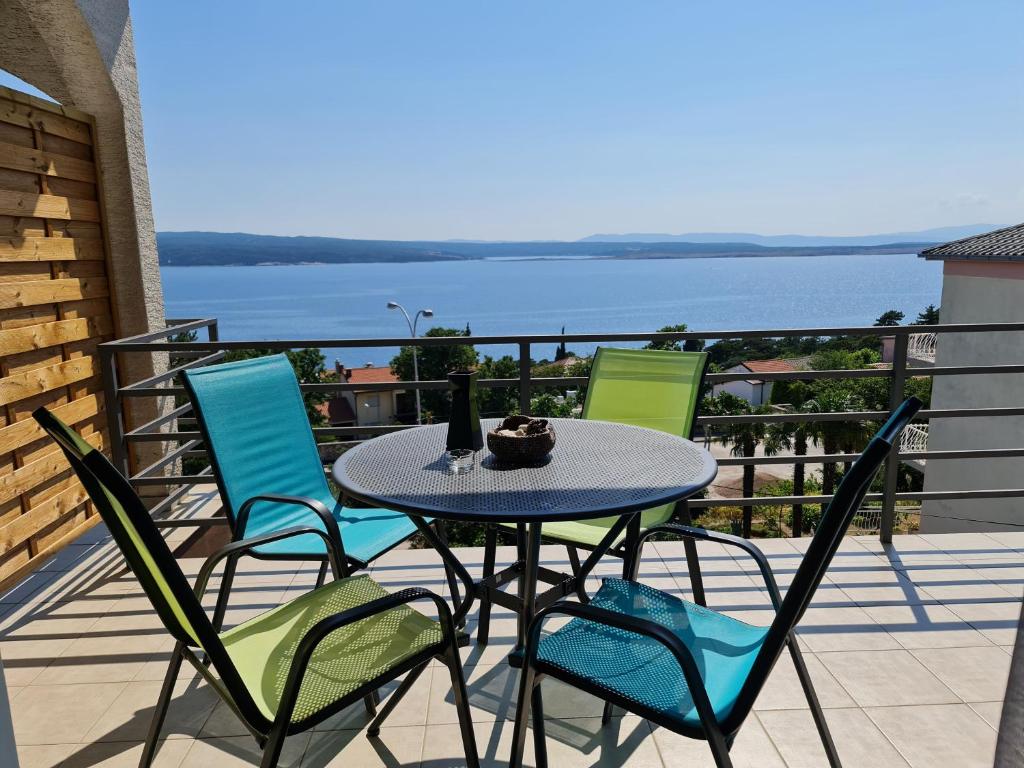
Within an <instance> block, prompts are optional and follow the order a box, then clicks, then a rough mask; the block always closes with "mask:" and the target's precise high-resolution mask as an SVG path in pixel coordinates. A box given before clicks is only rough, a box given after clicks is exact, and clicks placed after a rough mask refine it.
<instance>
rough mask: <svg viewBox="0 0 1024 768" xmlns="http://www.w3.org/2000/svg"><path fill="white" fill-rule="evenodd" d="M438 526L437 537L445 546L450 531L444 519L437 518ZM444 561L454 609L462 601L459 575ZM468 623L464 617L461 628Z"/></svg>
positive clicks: (436, 525)
mask: <svg viewBox="0 0 1024 768" xmlns="http://www.w3.org/2000/svg"><path fill="white" fill-rule="evenodd" d="M434 525H435V527H436V528H437V538H438V539H439V540H440V541H441V543H442V544H443V545H444V546H446V547H447V546H448V531H447V530H446V529H445V525H444V521H443V520H437V521H435V522H434ZM442 562H443V563H444V576H445V578H446V579H447V580H448V592H449V593H451V603H452V607H453V610H455V609H457V608H458V607H459V603H460V602H461V601H462V598H461V596H460V590H459V577H458V576H457V575H456V573H455V570H454V569H453V568H452V567H451V566H450V565H448V561H447V560H444V559H443V558H442ZM465 625H466V619H465V618H463V619H462V621H461V622H460V623H459V628H460V629H461V628H462V627H464V626H465Z"/></svg>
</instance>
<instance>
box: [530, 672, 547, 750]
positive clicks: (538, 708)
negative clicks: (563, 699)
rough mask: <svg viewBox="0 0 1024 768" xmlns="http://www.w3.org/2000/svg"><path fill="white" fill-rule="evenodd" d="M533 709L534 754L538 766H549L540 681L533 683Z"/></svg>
mask: <svg viewBox="0 0 1024 768" xmlns="http://www.w3.org/2000/svg"><path fill="white" fill-rule="evenodd" d="M530 698H531V704H530V706H531V707H532V709H533V754H534V759H535V760H536V761H537V768H547V764H548V748H547V744H546V743H545V741H544V698H543V696H541V691H540V681H539V680H535V681H534V683H533V693H532V694H531V696H530Z"/></svg>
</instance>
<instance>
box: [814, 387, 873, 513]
mask: <svg viewBox="0 0 1024 768" xmlns="http://www.w3.org/2000/svg"><path fill="white" fill-rule="evenodd" d="M852 383H853V382H847V381H843V382H839V381H819V382H817V383H816V384H815V386H814V397H813V398H812V399H811V400H808V401H807V406H808V410H809V412H812V413H844V412H846V411H857V410H860V409H861V408H862V407H863V403H862V402H861V401H860V399H859V398H858V397H857V395H856V393H855V390H854V388H853V387H851V386H850V385H851V384H852ZM811 426H812V431H811V433H810V434H811V437H812V438H813V440H814V442H816V443H819V444H820V445H821V448H822V450H823V451H824V452H825V453H826V454H831V453H859V452H860V451H861V450H863V448H864V443H866V442H867V440H868V439H869V438H870V436H871V432H870V429H868V427H867V425H866V424H865V423H864V422H861V421H818V422H814V423H813V424H812V425H811ZM846 464H849V462H846ZM836 479H837V473H836V465H835V462H826V463H824V464H823V465H822V470H821V489H822V493H823V494H825V495H826V496H831V495H832V493H833V492H834V491H835V487H836Z"/></svg>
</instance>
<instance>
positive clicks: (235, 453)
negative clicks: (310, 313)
mask: <svg viewBox="0 0 1024 768" xmlns="http://www.w3.org/2000/svg"><path fill="white" fill-rule="evenodd" d="M182 378H183V380H184V383H185V389H186V390H187V392H188V395H189V398H190V399H191V400H192V406H193V410H194V411H195V416H196V420H197V421H198V423H199V429H200V432H201V433H202V435H203V441H204V443H205V444H206V450H207V453H208V454H209V456H210V461H211V463H212V465H213V473H214V477H215V478H216V480H217V486H218V488H219V489H220V496H221V499H222V500H223V502H224V506H225V508H226V510H227V514H228V518H229V520H230V521H231V525H232V527H234V524H235V515H236V514H237V513H238V510H239V508H240V507H241V506H242V504H244V503H245V501H246V500H247V499H251V498H252V497H253V496H258V495H260V494H268V493H278V494H284V495H291V496H309V497H312V498H314V499H323V498H325V497H326V498H330V496H331V492H330V487H329V486H328V485H327V477H326V475H325V474H324V470H323V462H322V461H321V459H320V453H319V451H317V447H316V440H315V439H314V437H313V430H312V428H311V427H310V424H309V417H308V416H307V415H306V406H305V404H304V402H303V400H302V392H301V391H300V390H299V382H298V380H297V379H296V378H295V371H294V370H293V369H292V366H291V363H289V362H288V358H287V357H286V356H285V355H270V356H268V357H257V358H252V359H250V360H240V361H238V362H234V363H222V364H221V365H210V366H206V367H204V368H193V369H190V370H187V371H185V372H184V374H183V375H182ZM261 509H262V510H267V512H268V513H272V512H273V507H271V506H269V505H266V506H262V507H261V506H260V505H257V506H256V507H255V508H254V509H253V510H252V513H251V517H250V521H255V519H256V518H258V517H259V515H260V514H261Z"/></svg>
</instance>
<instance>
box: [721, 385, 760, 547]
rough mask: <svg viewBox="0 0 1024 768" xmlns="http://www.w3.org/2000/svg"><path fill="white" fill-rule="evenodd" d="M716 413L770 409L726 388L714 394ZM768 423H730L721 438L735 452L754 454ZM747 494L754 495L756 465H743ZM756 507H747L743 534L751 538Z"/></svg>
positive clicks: (728, 414)
mask: <svg viewBox="0 0 1024 768" xmlns="http://www.w3.org/2000/svg"><path fill="white" fill-rule="evenodd" d="M712 403H713V405H712V409H711V410H712V414H711V415H715V416H743V415H748V414H755V413H767V412H768V411H769V410H770V409H769V408H768V407H766V406H763V405H762V406H758V407H757V408H752V407H751V405H750V403H748V402H747V401H746V400H744V399H742V398H739V397H736V396H735V395H733V394H730V393H728V392H722V393H721V394H719V395H718V397H715V398H712ZM764 437H765V428H764V424H749V423H745V424H729V425H728V426H726V427H725V430H724V432H723V433H722V435H720V436H719V438H718V439H719V441H720V442H721V443H722V444H723V445H730V446H731V448H730V449H729V452H730V453H731V454H732V455H733V456H742V457H744V458H753V456H754V454H755V452H756V451H757V446H758V444H759V443H760V442H761V441H762V440H764ZM742 494H743V497H744V498H751V497H752V496H753V495H754V465H753V464H744V465H743V491H742ZM753 519H754V508H753V507H752V506H750V505H747V506H744V507H743V536H744V537H746V538H748V539H749V538H750V531H751V528H752V527H753Z"/></svg>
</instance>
